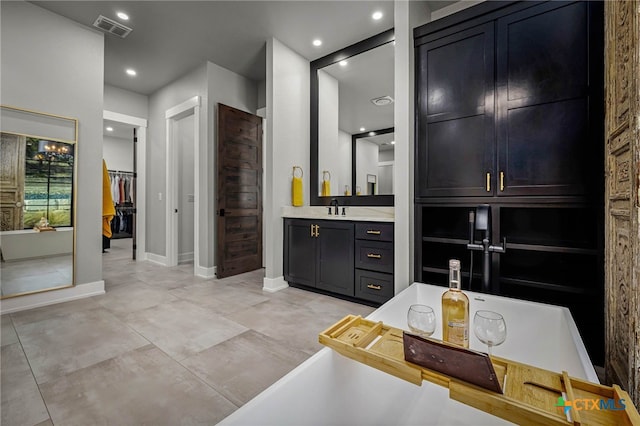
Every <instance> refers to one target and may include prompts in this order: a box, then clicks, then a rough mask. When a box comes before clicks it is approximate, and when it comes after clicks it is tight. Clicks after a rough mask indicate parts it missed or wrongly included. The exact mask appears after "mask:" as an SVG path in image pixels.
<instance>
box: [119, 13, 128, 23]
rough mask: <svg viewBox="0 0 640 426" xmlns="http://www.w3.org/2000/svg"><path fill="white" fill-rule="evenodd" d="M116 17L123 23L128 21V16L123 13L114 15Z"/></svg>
mask: <svg viewBox="0 0 640 426" xmlns="http://www.w3.org/2000/svg"><path fill="white" fill-rule="evenodd" d="M116 15H117V16H118V18H120V19H122V20H123V21H128V20H129V15H127V14H126V13H124V12H118V13H116Z"/></svg>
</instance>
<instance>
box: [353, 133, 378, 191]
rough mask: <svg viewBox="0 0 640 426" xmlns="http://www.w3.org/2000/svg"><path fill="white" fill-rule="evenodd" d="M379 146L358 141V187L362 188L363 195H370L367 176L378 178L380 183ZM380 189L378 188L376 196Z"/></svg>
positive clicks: (365, 141)
mask: <svg viewBox="0 0 640 426" xmlns="http://www.w3.org/2000/svg"><path fill="white" fill-rule="evenodd" d="M378 151H379V148H378V145H377V144H376V143H374V142H369V141H367V140H366V139H358V140H356V158H357V159H358V173H356V186H359V187H360V190H361V191H362V195H375V194H370V193H369V190H368V187H367V175H374V176H376V182H377V181H378ZM377 193H378V189H377V188H376V194H377Z"/></svg>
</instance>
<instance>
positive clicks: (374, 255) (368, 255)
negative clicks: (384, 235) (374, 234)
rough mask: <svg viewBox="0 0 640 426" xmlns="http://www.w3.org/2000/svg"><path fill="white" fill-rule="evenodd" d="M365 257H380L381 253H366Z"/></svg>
mask: <svg viewBox="0 0 640 426" xmlns="http://www.w3.org/2000/svg"><path fill="white" fill-rule="evenodd" d="M367 257H368V258H369V259H382V255H381V254H376V253H367Z"/></svg>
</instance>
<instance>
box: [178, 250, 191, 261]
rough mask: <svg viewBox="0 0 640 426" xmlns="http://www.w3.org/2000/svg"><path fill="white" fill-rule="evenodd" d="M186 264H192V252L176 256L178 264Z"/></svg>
mask: <svg viewBox="0 0 640 426" xmlns="http://www.w3.org/2000/svg"><path fill="white" fill-rule="evenodd" d="M186 262H193V252H189V253H179V254H178V263H186Z"/></svg>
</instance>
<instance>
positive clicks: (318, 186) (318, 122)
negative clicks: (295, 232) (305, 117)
mask: <svg viewBox="0 0 640 426" xmlns="http://www.w3.org/2000/svg"><path fill="white" fill-rule="evenodd" d="M311 72H312V84H311V86H312V117H311V123H312V126H311V128H312V135H311V142H312V143H311V152H312V156H311V157H312V158H311V170H312V172H313V173H314V175H316V176H317V177H315V176H314V177H312V182H311V189H312V198H311V201H312V204H316V205H317V204H327V203H328V200H327V198H333V197H336V196H339V197H341V198H340V202H341V203H342V204H344V205H392V204H393V197H386V198H385V197H375V196H377V195H387V196H391V195H393V184H392V182H391V181H390V179H389V178H385V179H384V182H378V183H376V184H375V185H373V186H372V185H367V183H366V174H365V175H363V176H361V172H360V169H361V168H362V167H361V163H362V164H363V165H364V167H365V168H366V169H367V170H369V171H371V170H372V169H371V166H370V162H371V161H373V158H374V154H373V151H372V150H366V149H364V147H365V146H366V145H364V144H366V143H369V142H366V141H364V140H362V141H361V142H360V143H361V144H363V145H362V147H361V148H360V149H357V148H356V146H357V145H356V139H355V136H356V135H358V136H359V137H361V134H362V133H363V132H365V130H366V131H367V132H369V131H371V130H378V129H387V128H392V127H393V125H394V107H393V94H394V84H393V80H394V76H393V74H394V42H393V30H389V31H386V32H385V33H381V34H379V35H377V36H375V37H372V38H370V39H367V40H363V41H362V42H360V43H357V44H355V45H352V46H349V47H347V48H345V49H343V50H341V51H338V52H334V53H333V54H331V55H327V56H326V57H324V58H321V59H318V60H316V61H314V62H312V64H311ZM316 89H317V90H316ZM314 94H315V95H316V96H315V98H316V99H314ZM316 101H317V109H316V110H314V104H315V102H316ZM316 150H317V151H316ZM385 150H387V147H385V148H384V149H383V151H385ZM314 151H316V152H317V155H316V156H314V153H315V152H314ZM379 151H380V149H379V148H378V149H377V151H376V154H375V158H376V166H375V170H374V171H373V173H370V174H374V175H375V176H376V179H377V178H378V176H379V175H380V172H379V171H378V165H377V162H378V159H379V158H384V156H385V155H388V153H383V154H380V153H379ZM363 155H364V156H363ZM391 156H392V154H391ZM314 161H317V163H316V164H314ZM380 161H388V160H380ZM390 161H392V160H390ZM314 166H315V167H314ZM383 167H387V166H386V165H383ZM389 170H392V167H387V168H386V169H384V170H382V173H383V174H385V176H386V173H388V172H389ZM329 177H330V180H329ZM381 185H382V186H381ZM356 196H359V197H358V198H356ZM366 196H372V197H373V198H369V197H366ZM344 197H346V198H344Z"/></svg>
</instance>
